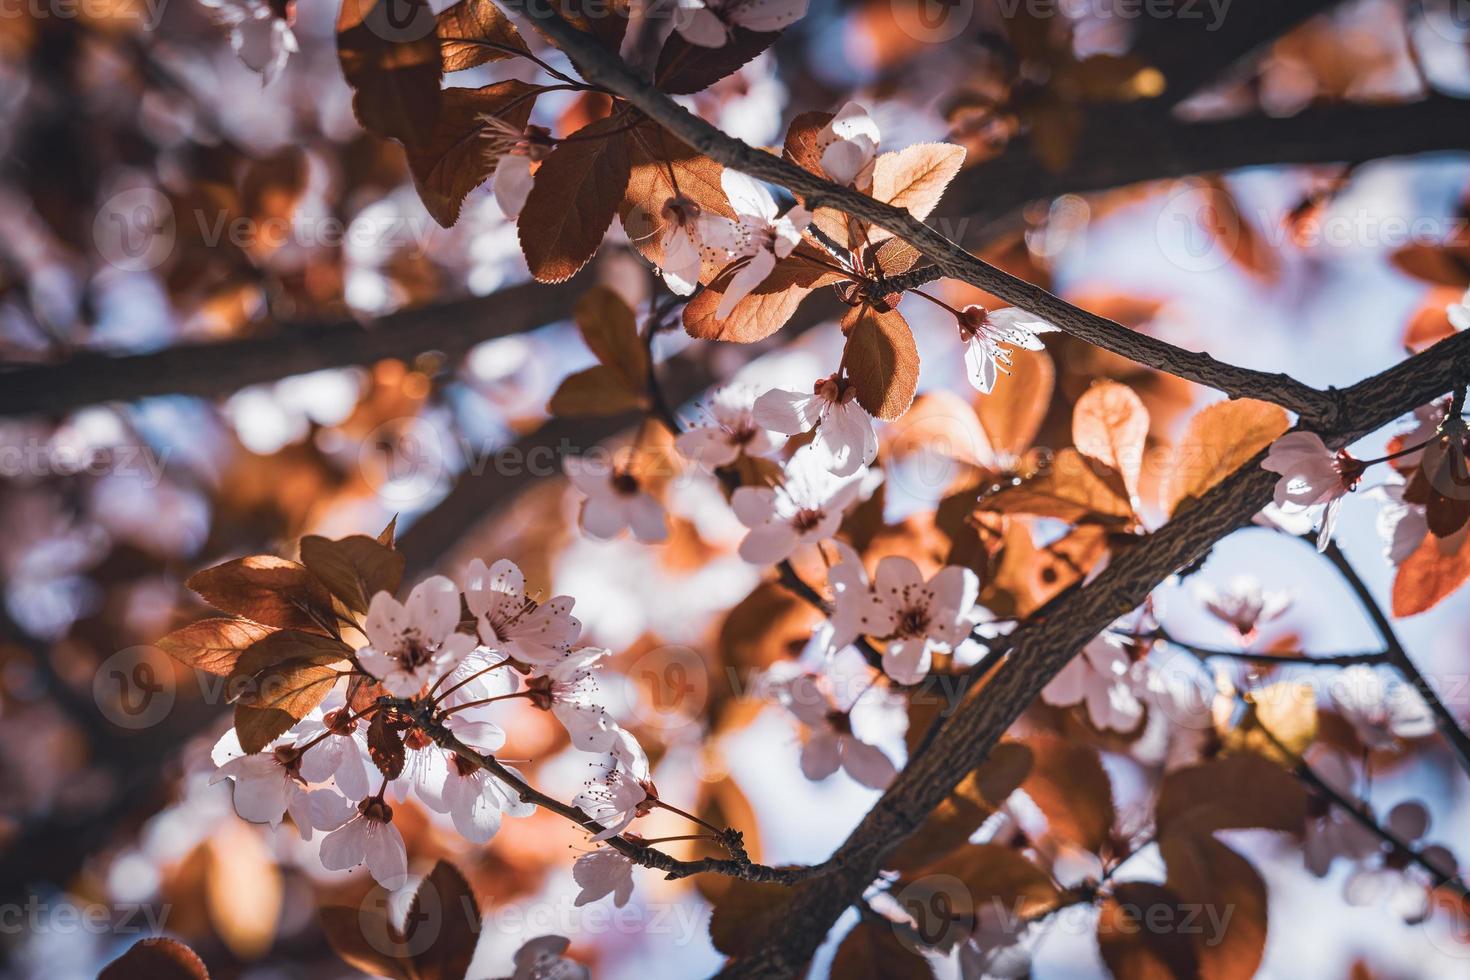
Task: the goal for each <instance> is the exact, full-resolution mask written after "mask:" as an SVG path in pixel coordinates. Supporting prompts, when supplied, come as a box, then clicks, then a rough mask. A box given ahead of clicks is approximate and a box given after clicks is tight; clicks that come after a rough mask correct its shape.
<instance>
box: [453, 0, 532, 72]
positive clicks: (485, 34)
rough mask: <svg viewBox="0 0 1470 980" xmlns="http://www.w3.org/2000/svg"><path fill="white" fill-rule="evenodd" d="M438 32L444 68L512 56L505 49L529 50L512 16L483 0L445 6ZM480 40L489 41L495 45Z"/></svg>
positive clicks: (462, 67)
mask: <svg viewBox="0 0 1470 980" xmlns="http://www.w3.org/2000/svg"><path fill="white" fill-rule="evenodd" d="M435 33H436V34H437V35H438V37H439V51H440V54H441V57H442V59H443V62H444V70H445V71H463V70H464V69H466V68H474V67H475V66H476V65H483V64H485V63H486V62H490V61H500V60H502V59H505V58H509V57H511V56H512V53H511V52H510V51H505V50H502V49H503V48H511V49H513V50H515V51H527V50H529V49H528V48H527V47H526V42H525V40H523V39H522V38H521V32H520V31H518V30H516V26H515V25H514V24H512V23H511V22H510V18H508V17H506V16H505V14H503V13H501V12H500V8H499V7H497V6H496V5H495V4H493V3H485V2H484V0H459V3H456V4H455V5H454V6H452V7H449V8H447V9H445V10H444V11H443V12H442V13H441V14H439V16H438V18H437V20H436V22H435ZM477 41H489V42H491V43H492V44H494V45H496V47H491V46H490V45H487V44H477V43H475V42H477Z"/></svg>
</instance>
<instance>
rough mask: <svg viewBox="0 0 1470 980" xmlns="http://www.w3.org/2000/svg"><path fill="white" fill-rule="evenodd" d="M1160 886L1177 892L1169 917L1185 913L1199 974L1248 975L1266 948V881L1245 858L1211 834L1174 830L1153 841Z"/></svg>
mask: <svg viewBox="0 0 1470 980" xmlns="http://www.w3.org/2000/svg"><path fill="white" fill-rule="evenodd" d="M1159 853H1160V854H1161V855H1162V856H1163V858H1164V864H1165V866H1166V867H1167V868H1168V876H1167V877H1166V878H1165V880H1164V887H1165V888H1167V889H1168V890H1169V891H1171V892H1173V893H1174V894H1175V895H1178V896H1179V901H1180V909H1179V915H1178V917H1176V918H1175V920H1174V921H1175V922H1179V923H1182V922H1183V921H1184V916H1185V915H1186V914H1189V915H1190V916H1191V921H1193V922H1195V923H1197V924H1198V927H1199V928H1198V931H1196V932H1193V933H1191V938H1192V939H1193V944H1194V950H1195V955H1196V957H1197V958H1198V961H1199V973H1198V976H1199V980H1250V978H1251V977H1254V976H1255V974H1256V969H1257V968H1258V967H1259V966H1260V964H1261V957H1262V955H1263V954H1264V952H1265V948H1266V919H1267V901H1266V883H1265V882H1264V881H1262V880H1261V876H1260V875H1259V874H1257V873H1256V869H1255V868H1253V867H1251V864H1250V862H1249V861H1247V860H1246V859H1245V858H1243V857H1241V856H1240V855H1239V854H1237V853H1235V852H1234V851H1232V850H1231V849H1230V848H1228V847H1226V846H1225V845H1224V844H1221V843H1220V842H1219V841H1217V840H1215V839H1214V838H1213V837H1208V836H1202V835H1191V834H1175V835H1172V836H1169V837H1164V838H1162V839H1161V840H1160V841H1159Z"/></svg>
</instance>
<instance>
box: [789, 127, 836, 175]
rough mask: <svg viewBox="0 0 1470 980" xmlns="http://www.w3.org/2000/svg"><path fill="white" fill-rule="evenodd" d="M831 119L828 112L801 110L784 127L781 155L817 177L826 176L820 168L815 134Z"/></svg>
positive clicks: (820, 157)
mask: <svg viewBox="0 0 1470 980" xmlns="http://www.w3.org/2000/svg"><path fill="white" fill-rule="evenodd" d="M831 121H832V113H830V112H803V113H799V114H798V115H797V116H796V118H794V119H792V120H791V125H790V126H788V127H786V141H785V143H784V144H783V146H782V147H781V155H782V156H784V157H785V158H786V159H788V160H790V161H791V162H792V163H794V164H796V165H797V166H798V167H801V168H802V169H804V170H808V171H810V172H811V173H814V174H816V175H817V176H818V177H825V176H827V172H826V171H825V170H823V169H822V154H821V153H819V152H818V151H817V134H818V133H820V132H821V131H822V129H823V127H825V126H826V125H827V124H828V123H829V122H831Z"/></svg>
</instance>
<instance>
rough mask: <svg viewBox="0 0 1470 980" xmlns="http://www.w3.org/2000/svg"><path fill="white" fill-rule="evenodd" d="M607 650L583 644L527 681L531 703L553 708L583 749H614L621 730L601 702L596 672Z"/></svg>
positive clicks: (607, 652) (585, 750)
mask: <svg viewBox="0 0 1470 980" xmlns="http://www.w3.org/2000/svg"><path fill="white" fill-rule="evenodd" d="M609 652H610V651H608V650H601V649H598V648H596V647H583V648H582V649H580V650H570V651H568V652H566V653H565V654H563V655H562V656H561V658H560V659H558V660H555V661H553V662H552V663H550V664H545V665H543V666H542V667H540V668H539V669H538V672H537V673H536V674H535V676H533V677H532V678H531V680H530V681H529V682H528V683H527V685H526V689H527V693H528V694H529V696H530V700H531V703H532V704H534V705H535V706H536V707H538V708H541V709H542V710H545V711H550V712H551V713H552V714H553V715H555V716H556V720H557V721H559V722H561V723H562V726H563V727H564V728H566V730H567V734H568V735H570V736H571V737H572V744H573V745H575V746H576V747H577V748H579V749H581V750H582V751H584V752H611V751H612V750H613V748H614V747H615V746H616V745H618V744H619V741H620V739H621V738H622V734H621V730H620V729H619V728H618V726H617V724H616V723H615V722H614V721H613V720H612V718H611V717H610V716H609V715H608V713H607V709H606V708H604V707H603V706H602V705H601V704H600V703H599V697H600V694H601V692H600V691H599V689H598V686H597V677H596V674H595V673H594V670H595V668H596V667H597V665H598V663H599V662H600V661H601V660H602V659H603V658H604V657H606V656H607V655H608V654H609Z"/></svg>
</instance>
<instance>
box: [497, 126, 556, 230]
mask: <svg viewBox="0 0 1470 980" xmlns="http://www.w3.org/2000/svg"><path fill="white" fill-rule="evenodd" d="M480 123H481V125H482V127H483V128H482V130H481V137H482V139H483V140H484V141H485V152H486V153H488V154H490V156H491V157H493V158H494V159H495V169H494V170H493V171H492V172H491V174H490V190H491V193H493V194H494V195H495V203H496V204H498V205H499V206H500V210H501V213H502V214H504V215H505V216H506V217H507V218H511V219H514V218H517V217H519V216H520V213H521V209H522V208H524V207H525V206H526V197H527V196H528V195H529V194H530V193H531V185H532V183H533V180H532V176H531V166H532V164H534V163H537V162H539V161H540V160H542V159H544V158H545V157H546V154H547V153H548V152H550V150H551V148H552V146H553V145H554V144H553V143H552V141H551V133H550V132H549V131H548V130H547V129H546V128H545V127H543V126H527V127H525V128H521V127H518V126H514V125H512V124H510V123H508V122H506V121H505V120H504V119H501V118H499V117H498V116H491V115H485V116H481V117H480Z"/></svg>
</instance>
